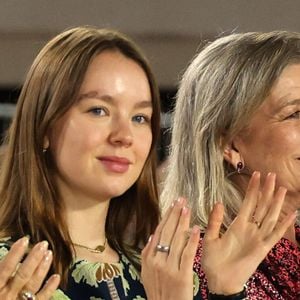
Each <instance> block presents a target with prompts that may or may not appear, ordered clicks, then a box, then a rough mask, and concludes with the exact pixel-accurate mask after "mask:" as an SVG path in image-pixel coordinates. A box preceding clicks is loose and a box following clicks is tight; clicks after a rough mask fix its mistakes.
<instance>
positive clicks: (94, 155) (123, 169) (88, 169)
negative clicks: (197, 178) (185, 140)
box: [49, 51, 152, 201]
mask: <svg viewBox="0 0 300 300" xmlns="http://www.w3.org/2000/svg"><path fill="white" fill-rule="evenodd" d="M151 117H152V100H151V91H150V86H149V83H148V79H147V76H146V74H145V72H144V70H143V69H142V68H141V67H140V66H139V65H138V64H137V63H136V62H135V61H133V60H131V59H129V58H127V57H125V56H124V55H123V54H121V53H120V52H118V51H105V52H102V53H101V54H99V55H98V56H97V57H96V58H95V59H94V60H93V61H92V62H91V64H90V66H89V67H88V70H87V72H86V74H85V77H84V81H83V84H82V86H81V88H80V96H79V99H78V102H77V103H76V104H74V105H73V106H72V107H71V108H70V109H69V111H68V112H67V113H66V114H65V115H64V116H63V117H62V118H61V119H60V120H59V121H58V122H57V123H56V124H55V126H54V128H52V130H51V131H50V135H49V144H50V151H51V153H52V155H53V157H54V160H55V162H56V166H57V170H58V174H57V176H56V177H57V182H58V187H59V190H60V192H61V193H62V196H63V197H73V198H74V197H81V198H80V199H82V197H86V198H91V199H94V200H95V199H96V200H97V201H99V200H100V201H104V200H108V199H110V198H112V197H115V196H119V195H121V194H123V193H124V192H125V191H126V190H127V189H128V188H129V187H130V186H132V185H133V184H134V182H135V181H136V180H137V178H138V177H139V175H140V173H141V171H142V168H143V166H144V163H145V161H146V159H147V157H148V154H149V151H150V148H151V143H152V130H151Z"/></svg>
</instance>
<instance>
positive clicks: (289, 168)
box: [234, 64, 300, 208]
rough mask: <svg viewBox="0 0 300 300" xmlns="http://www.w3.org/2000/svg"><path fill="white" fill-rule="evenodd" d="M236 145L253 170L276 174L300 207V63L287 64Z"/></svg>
mask: <svg viewBox="0 0 300 300" xmlns="http://www.w3.org/2000/svg"><path fill="white" fill-rule="evenodd" d="M234 146H235V147H236V148H237V149H238V151H239V154H240V155H241V157H242V159H243V160H244V163H245V166H247V167H248V168H249V169H250V170H252V171H254V170H258V171H261V172H262V175H263V176H265V175H266V174H267V173H268V172H270V171H271V172H275V173H276V174H277V183H278V185H282V186H285V187H286V188H287V189H288V195H289V196H290V197H292V198H293V199H294V204H295V206H296V207H295V208H299V206H300V200H299V199H300V64H293V65H290V66H287V67H286V68H285V69H284V70H283V72H282V74H281V75H280V77H279V79H278V81H277V82H276V83H275V84H274V86H273V88H272V89H271V93H270V95H269V96H268V97H267V98H266V100H265V101H264V103H263V104H262V105H261V107H260V108H259V109H258V110H257V112H256V113H255V114H254V116H253V118H252V119H251V122H250V125H249V128H247V129H246V130H245V131H243V132H242V133H241V134H240V135H239V137H238V138H236V139H235V141H234Z"/></svg>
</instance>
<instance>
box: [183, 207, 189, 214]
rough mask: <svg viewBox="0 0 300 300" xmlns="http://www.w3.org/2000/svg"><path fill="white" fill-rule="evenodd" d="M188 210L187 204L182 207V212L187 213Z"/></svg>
mask: <svg viewBox="0 0 300 300" xmlns="http://www.w3.org/2000/svg"><path fill="white" fill-rule="evenodd" d="M188 212H189V208H188V207H186V206H184V207H183V208H182V212H181V213H182V214H183V215H187V214H188Z"/></svg>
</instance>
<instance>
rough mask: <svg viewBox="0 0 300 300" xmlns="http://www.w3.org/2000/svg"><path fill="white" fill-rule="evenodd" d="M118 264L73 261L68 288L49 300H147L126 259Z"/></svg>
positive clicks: (2, 247)
mask: <svg viewBox="0 0 300 300" xmlns="http://www.w3.org/2000/svg"><path fill="white" fill-rule="evenodd" d="M8 241H9V240H5V241H4V240H3V241H0V260H1V259H2V258H3V257H4V256H5V255H6V254H7V252H8V250H9V248H10V246H9V244H10V243H8ZM119 257H120V260H119V262H118V263H102V262H96V263H95V262H93V263H92V262H88V261H86V260H82V259H78V260H75V261H74V263H73V265H72V266H71V268H70V272H69V280H68V286H67V288H66V289H65V290H61V289H58V290H56V292H55V294H54V295H53V296H52V298H51V300H68V299H71V300H125V299H130V300H143V299H147V298H146V294H145V290H144V288H143V285H142V283H141V278H140V274H139V273H138V272H137V270H136V269H135V268H134V266H133V265H132V264H131V263H130V261H129V260H128V259H127V257H126V256H125V255H124V254H122V253H119ZM194 296H195V297H194V299H201V298H200V295H199V280H198V276H197V275H196V273H195V274H194Z"/></svg>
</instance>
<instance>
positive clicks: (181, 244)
mask: <svg viewBox="0 0 300 300" xmlns="http://www.w3.org/2000/svg"><path fill="white" fill-rule="evenodd" d="M189 225H190V209H189V208H187V207H186V206H185V207H183V208H182V210H181V216H180V219H179V223H178V226H177V229H176V232H175V234H174V238H173V240H172V243H171V244H170V253H169V256H168V263H170V265H171V266H173V267H177V268H178V269H179V266H180V261H181V256H182V253H183V250H184V248H185V246H186V244H187V241H188V239H189V235H188V234H189Z"/></svg>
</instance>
